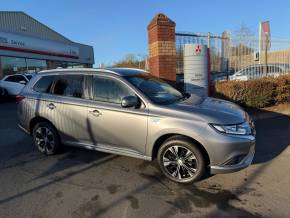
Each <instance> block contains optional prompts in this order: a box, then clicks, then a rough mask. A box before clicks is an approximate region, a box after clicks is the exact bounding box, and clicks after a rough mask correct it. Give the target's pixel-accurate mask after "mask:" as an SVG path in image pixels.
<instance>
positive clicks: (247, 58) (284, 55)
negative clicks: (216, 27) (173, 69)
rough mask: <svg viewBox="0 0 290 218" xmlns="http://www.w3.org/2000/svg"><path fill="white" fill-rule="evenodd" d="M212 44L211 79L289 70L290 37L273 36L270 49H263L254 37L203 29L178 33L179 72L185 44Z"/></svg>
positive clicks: (181, 67)
mask: <svg viewBox="0 0 290 218" xmlns="http://www.w3.org/2000/svg"><path fill="white" fill-rule="evenodd" d="M191 43H192V44H203V45H207V46H209V47H210V61H211V62H210V66H211V79H212V81H216V80H226V79H238V80H249V79H255V78H259V77H263V76H278V75H281V74H285V73H288V72H289V71H290V40H288V39H278V38H272V39H271V43H270V46H269V49H268V50H267V51H261V50H260V49H259V48H260V45H259V40H258V39H257V38H255V37H231V35H230V34H229V33H228V32H224V33H223V34H222V35H214V34H201V33H187V32H177V33H176V52H177V76H178V77H179V76H181V75H182V74H183V51H184V45H185V44H191Z"/></svg>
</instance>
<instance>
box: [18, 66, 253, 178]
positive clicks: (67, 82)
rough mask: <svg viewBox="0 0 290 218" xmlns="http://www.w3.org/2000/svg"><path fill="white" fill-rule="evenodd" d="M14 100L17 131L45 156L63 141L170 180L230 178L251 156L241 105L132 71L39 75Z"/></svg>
mask: <svg viewBox="0 0 290 218" xmlns="http://www.w3.org/2000/svg"><path fill="white" fill-rule="evenodd" d="M17 101H18V116H19V126H20V128H21V129H23V130H24V131H26V132H27V133H29V134H31V135H32V136H33V140H34V144H35V146H36V147H37V148H38V150H39V151H40V152H42V153H44V154H46V155H52V154H55V153H56V152H57V150H58V149H59V148H60V146H61V145H62V144H66V145H73V146H80V147H84V148H87V149H92V150H97V151H102V152H108V153H114V154H119V155H127V156H131V157H136V158H141V159H144V160H149V161H151V160H154V159H157V160H158V163H159V165H160V169H161V171H162V172H163V173H164V174H165V175H166V176H167V177H168V178H170V179H171V180H173V181H175V182H179V183H190V182H193V181H197V180H199V179H200V178H201V177H202V176H203V175H205V173H206V172H208V171H207V169H209V170H210V172H211V173H212V174H217V173H228V172H235V171H238V170H241V169H243V168H245V167H247V166H249V165H250V164H251V162H252V159H253V157H254V150H255V130H254V125H253V123H252V121H251V119H250V118H249V116H248V115H247V113H246V112H244V111H243V110H242V109H241V108H240V107H239V106H237V105H235V104H233V103H230V102H227V101H223V100H219V99H214V98H200V97H197V96H193V95H189V94H182V93H181V92H179V91H178V90H176V89H174V88H173V87H172V86H170V85H168V84H167V83H166V82H164V81H162V80H160V79H159V78H156V77H154V76H152V75H150V74H149V73H147V72H145V71H141V70H136V69H124V68H123V69H120V68H118V69H56V70H49V71H42V72H40V73H38V74H37V75H36V76H35V77H34V78H33V79H32V80H31V81H30V82H29V83H28V84H27V86H25V88H24V89H23V91H22V93H21V95H20V96H18V97H17Z"/></svg>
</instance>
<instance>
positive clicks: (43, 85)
mask: <svg viewBox="0 0 290 218" xmlns="http://www.w3.org/2000/svg"><path fill="white" fill-rule="evenodd" d="M54 78H55V76H44V77H42V78H41V79H39V80H38V81H37V82H36V84H35V85H34V87H33V89H34V91H36V92H40V93H49V91H50V89H51V86H52V83H53V81H54Z"/></svg>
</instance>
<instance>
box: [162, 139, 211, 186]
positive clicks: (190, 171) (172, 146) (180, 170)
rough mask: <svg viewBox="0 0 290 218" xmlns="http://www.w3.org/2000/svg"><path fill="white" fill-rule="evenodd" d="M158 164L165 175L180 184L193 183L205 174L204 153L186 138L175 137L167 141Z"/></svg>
mask: <svg viewBox="0 0 290 218" xmlns="http://www.w3.org/2000/svg"><path fill="white" fill-rule="evenodd" d="M158 162H159V166H160V169H161V171H162V172H163V173H164V175H165V176H166V177H168V178H169V179H171V180H173V181H175V182H178V183H192V182H195V181H198V180H199V179H201V178H202V176H203V175H204V174H205V168H206V164H205V159H204V157H203V155H202V152H201V151H200V150H199V149H198V147H197V146H196V145H195V144H194V143H193V142H192V141H191V140H188V139H187V138H186V137H182V136H174V137H171V138H169V139H168V140H166V141H165V142H164V143H163V144H162V145H161V147H160V148H159V151H158Z"/></svg>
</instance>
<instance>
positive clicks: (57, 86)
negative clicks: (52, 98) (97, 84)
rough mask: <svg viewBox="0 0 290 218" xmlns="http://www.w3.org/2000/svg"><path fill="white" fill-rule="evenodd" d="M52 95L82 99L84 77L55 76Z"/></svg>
mask: <svg viewBox="0 0 290 218" xmlns="http://www.w3.org/2000/svg"><path fill="white" fill-rule="evenodd" d="M52 94H55V95H62V96H67V97H74V98H83V97H84V76H82V75H65V76H56V78H55V82H54V88H53V91H52Z"/></svg>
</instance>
